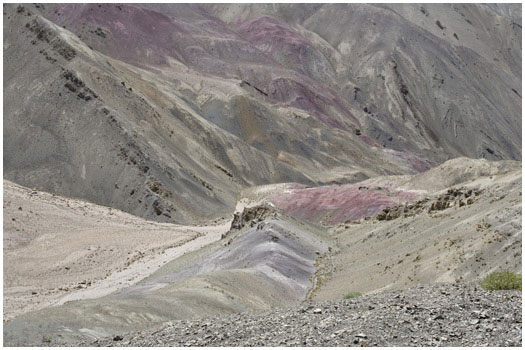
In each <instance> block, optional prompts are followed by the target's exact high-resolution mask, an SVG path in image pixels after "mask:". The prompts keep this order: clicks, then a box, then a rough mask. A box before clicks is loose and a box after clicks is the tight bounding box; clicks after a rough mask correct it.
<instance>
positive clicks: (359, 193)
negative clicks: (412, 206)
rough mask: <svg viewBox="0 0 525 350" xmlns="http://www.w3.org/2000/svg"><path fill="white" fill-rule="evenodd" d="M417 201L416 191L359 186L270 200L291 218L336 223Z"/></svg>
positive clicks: (315, 190) (297, 192)
mask: <svg viewBox="0 0 525 350" xmlns="http://www.w3.org/2000/svg"><path fill="white" fill-rule="evenodd" d="M417 198H418V196H417V194H416V193H415V192H410V191H403V190H399V189H395V188H391V186H381V187H378V186H365V185H363V184H359V183H358V184H352V185H332V186H323V187H316V188H306V189H295V190H292V191H291V192H290V193H283V194H278V195H275V196H272V197H271V198H270V199H269V200H270V201H271V202H272V203H273V204H275V206H277V207H278V208H280V209H282V210H284V211H285V212H286V213H288V214H290V215H292V216H295V217H298V218H301V219H304V220H311V221H314V222H315V221H319V220H325V221H326V222H328V223H329V224H335V223H339V222H343V221H347V220H358V219H362V218H364V217H366V216H375V215H376V214H378V213H379V212H380V211H381V210H383V209H384V208H390V207H393V206H396V205H398V204H401V203H404V202H407V201H413V200H416V199H417Z"/></svg>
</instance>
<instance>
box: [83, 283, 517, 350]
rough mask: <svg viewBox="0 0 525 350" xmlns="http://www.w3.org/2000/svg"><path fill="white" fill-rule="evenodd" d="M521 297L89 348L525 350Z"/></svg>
mask: <svg viewBox="0 0 525 350" xmlns="http://www.w3.org/2000/svg"><path fill="white" fill-rule="evenodd" d="M521 303H522V297H521V291H485V290H483V289H481V288H480V287H479V286H476V285H461V284H433V285H429V286H417V287H412V288H409V289H406V290H403V291H390V292H383V293H378V294H374V295H367V296H362V297H356V298H353V299H347V300H340V301H335V302H334V301H332V302H320V303H319V302H305V303H303V304H301V305H300V306H297V307H294V308H289V309H274V310H271V311H267V312H264V313H258V314H232V315H228V316H226V315H225V316H222V317H216V318H209V319H202V320H193V321H189V320H184V321H173V322H169V323H166V324H164V325H163V326H161V327H159V328H156V329H150V330H148V331H143V332H140V333H133V334H116V335H115V336H113V337H110V338H105V339H99V340H97V341H95V342H93V343H82V344H77V345H81V346H521V345H522V305H521Z"/></svg>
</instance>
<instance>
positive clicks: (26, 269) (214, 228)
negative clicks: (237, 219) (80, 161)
mask: <svg viewBox="0 0 525 350" xmlns="http://www.w3.org/2000/svg"><path fill="white" fill-rule="evenodd" d="M3 207H4V208H3V212H4V226H3V229H4V241H3V242H4V322H6V321H7V320H10V319H12V318H14V317H16V316H18V315H21V314H24V313H26V312H29V311H34V310H38V309H42V308H44V307H46V306H49V305H60V304H63V303H64V302H67V301H69V300H76V299H85V298H96V297H101V296H104V295H107V294H110V293H112V292H115V291H117V290H119V289H121V288H124V287H126V286H129V285H131V284H133V283H136V282H138V281H140V280H141V279H143V278H144V277H146V276H148V275H149V274H151V273H152V272H154V271H155V270H156V269H157V268H159V267H160V266H162V265H163V264H165V263H166V262H168V261H170V260H172V259H174V258H176V257H178V256H180V255H182V254H184V253H186V252H189V251H193V250H196V249H199V248H200V247H202V246H204V245H206V244H208V243H211V242H213V241H215V240H218V239H219V238H220V237H221V235H222V233H224V232H226V231H227V230H228V229H229V226H230V219H222V220H218V221H217V222H216V223H212V224H211V225H209V226H205V225H203V226H180V225H173V224H162V223H155V222H150V221H146V220H144V219H141V218H137V217H134V216H132V215H130V214H127V213H124V212H121V211H119V210H115V209H111V208H108V207H103V206H98V205H94V204H91V203H88V202H85V201H80V200H75V199H67V198H63V197H60V196H56V195H52V194H49V193H45V192H40V191H32V190H30V189H27V188H25V187H22V186H18V185H16V184H14V183H12V182H9V181H4V203H3Z"/></svg>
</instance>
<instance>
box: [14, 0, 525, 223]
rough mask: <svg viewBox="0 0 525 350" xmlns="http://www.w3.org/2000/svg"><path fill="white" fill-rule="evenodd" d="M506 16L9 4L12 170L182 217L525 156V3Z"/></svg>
mask: <svg viewBox="0 0 525 350" xmlns="http://www.w3.org/2000/svg"><path fill="white" fill-rule="evenodd" d="M509 11H510V10H509ZM509 11H507V12H509ZM507 12H505V11H503V10H501V9H500V10H498V12H497V13H496V12H494V11H493V10H492V9H491V8H490V7H484V6H481V5H462V6H460V7H457V6H456V7H454V6H448V5H440V6H429V7H428V8H425V9H420V8H417V7H415V5H410V6H409V5H406V6H397V7H396V6H390V7H387V6H382V7H381V6H372V5H309V6H299V5H271V6H265V5H202V6H201V5H195V4H190V5H188V4H180V5H163V4H153V5H113V4H108V5H102V4H101V5H97V4H85V5H82V4H58V5H47V4H46V5H31V4H27V5H20V6H18V5H6V6H5V7H4V43H5V47H4V98H5V101H6V103H5V105H4V150H5V152H4V167H5V168H4V169H5V177H6V178H7V179H9V180H13V181H15V182H18V183H20V184H22V185H26V186H30V187H35V188H38V189H41V190H47V191H52V192H55V193H58V194H62V195H66V196H70V197H77V198H83V199H87V200H89V201H92V202H94V203H97V204H102V205H107V206H112V207H115V208H119V209H122V210H125V211H127V212H129V213H132V214H134V215H139V216H142V217H145V218H148V219H154V220H157V221H168V222H182V223H184V222H190V221H194V220H200V219H201V218H210V217H215V216H220V215H224V214H226V213H228V212H230V211H231V210H232V209H233V207H234V205H235V202H236V197H237V195H238V194H239V193H240V191H241V190H242V189H244V188H247V187H250V186H254V185H263V184H269V183H277V182H298V183H302V184H305V185H314V184H317V185H321V184H325V183H348V182H356V181H360V180H364V179H366V178H368V177H373V176H377V175H386V174H407V173H414V172H419V171H424V170H426V169H428V168H430V167H431V166H433V165H435V164H437V163H440V162H442V161H444V160H446V159H448V158H451V157H455V156H458V155H462V156H470V157H476V158H477V157H485V158H488V159H519V158H520V157H521V128H519V127H516V126H517V125H520V123H521V118H520V111H521V85H520V81H521V47H520V44H519V42H520V38H521V30H519V27H517V25H519V23H517V22H516V21H517V20H518V19H519V21H521V11H517V10H516V9H513V10H512V11H511V12H512V16H510V15H508V16H507V15H505V14H506V13H507ZM509 13H510V12H509ZM500 14H503V15H504V16H501V15H500ZM445 18H446V19H447V22H445ZM467 20H468V21H470V22H472V24H469V23H468V22H467ZM437 21H440V23H441V25H442V26H443V27H446V30H445V29H440V27H439V26H437V25H436V23H437ZM461 21H463V22H461ZM460 23H461V24H462V25H460ZM513 23H514V24H513ZM463 27H465V28H467V29H464V28H463ZM452 30H454V33H455V34H456V36H458V37H459V40H458V39H456V38H455V37H454V35H453V34H454V33H453V34H450V31H452ZM364 33H366V35H364ZM443 34H444V35H443ZM463 38H465V39H463ZM474 38H476V39H474ZM86 130H89V131H88V132H87V131H86ZM108 179H111V180H110V181H108Z"/></svg>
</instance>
